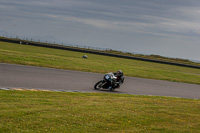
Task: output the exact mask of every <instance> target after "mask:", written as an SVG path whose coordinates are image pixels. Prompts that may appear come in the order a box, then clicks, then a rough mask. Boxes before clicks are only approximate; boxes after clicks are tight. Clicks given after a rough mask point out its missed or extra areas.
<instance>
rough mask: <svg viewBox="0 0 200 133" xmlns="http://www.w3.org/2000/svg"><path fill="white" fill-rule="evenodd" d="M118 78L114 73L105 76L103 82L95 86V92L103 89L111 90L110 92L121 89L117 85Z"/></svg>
mask: <svg viewBox="0 0 200 133" xmlns="http://www.w3.org/2000/svg"><path fill="white" fill-rule="evenodd" d="M116 80H117V77H115V75H114V74H113V73H108V74H106V75H104V78H103V80H101V81H99V82H97V83H96V84H95V85H94V89H95V90H101V89H109V90H110V91H113V90H115V89H116V88H118V87H119V85H118V84H116Z"/></svg>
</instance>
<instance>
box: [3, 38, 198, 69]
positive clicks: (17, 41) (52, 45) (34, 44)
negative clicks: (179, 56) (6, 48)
mask: <svg viewBox="0 0 200 133" xmlns="http://www.w3.org/2000/svg"><path fill="white" fill-rule="evenodd" d="M0 41H4V42H11V43H18V44H23V45H33V46H39V47H47V48H54V49H63V50H70V51H76V52H84V53H91V54H98V55H105V56H111V57H118V58H125V59H133V60H141V61H148V62H155V63H162V64H168V65H176V66H182V67H190V68H197V69H200V66H195V65H188V64H181V63H175V62H167V61H160V60H153V59H147V58H140V57H133V56H126V55H117V54H111V53H104V52H101V51H94V50H92V49H91V50H87V49H81V48H75V47H67V46H64V45H57V44H47V43H36V42H30V41H25V40H12V39H6V38H5V39H4V38H0Z"/></svg>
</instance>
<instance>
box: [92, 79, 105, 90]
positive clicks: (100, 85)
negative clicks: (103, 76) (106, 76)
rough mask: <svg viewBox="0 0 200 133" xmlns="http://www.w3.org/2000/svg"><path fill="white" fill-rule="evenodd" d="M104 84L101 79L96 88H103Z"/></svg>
mask: <svg viewBox="0 0 200 133" xmlns="http://www.w3.org/2000/svg"><path fill="white" fill-rule="evenodd" d="M102 86H103V81H102V80H101V81H99V82H97V83H96V84H95V85H94V89H95V90H99V89H101V88H102Z"/></svg>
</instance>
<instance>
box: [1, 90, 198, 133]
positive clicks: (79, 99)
mask: <svg viewBox="0 0 200 133" xmlns="http://www.w3.org/2000/svg"><path fill="white" fill-rule="evenodd" d="M0 109H1V111H0V132H1V133H19V132H30V133H31V132H34V133H40V132H41V133H44V132H52V133H53V132H60V133H89V132H98V133H108V132H112V133H133V132H145V133H146V132H148V133H183V132H184V133H198V132H200V119H199V118H200V111H199V110H200V100H194V99H181V98H168V97H158V96H156V97H154V96H134V95H125V94H105V93H71V92H42V91H38V92H33V91H12V90H11V91H4V90H0Z"/></svg>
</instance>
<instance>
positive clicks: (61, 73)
mask: <svg viewBox="0 0 200 133" xmlns="http://www.w3.org/2000/svg"><path fill="white" fill-rule="evenodd" d="M103 76H104V74H97V73H89V72H79V71H70V70H60V69H52V68H43V67H34V66H23V65H14V64H4V63H0V88H25V89H39V90H52V91H72V92H103V93H118V94H133V95H153V96H169V97H179V98H191V99H200V85H196V84H187V83H178V82H170V81H163V80H152V79H144V78H135V77H125V82H124V84H123V85H122V86H121V88H120V89H116V90H115V91H114V92H110V91H107V90H105V91H98V90H94V89H93V87H94V85H95V83H96V82H98V81H99V80H101V79H102V78H103Z"/></svg>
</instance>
